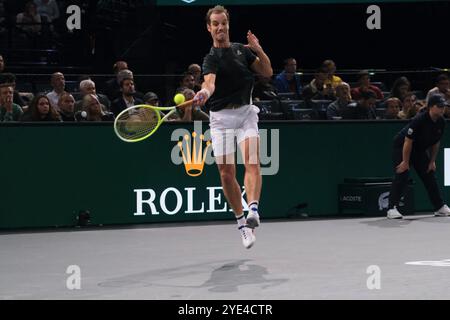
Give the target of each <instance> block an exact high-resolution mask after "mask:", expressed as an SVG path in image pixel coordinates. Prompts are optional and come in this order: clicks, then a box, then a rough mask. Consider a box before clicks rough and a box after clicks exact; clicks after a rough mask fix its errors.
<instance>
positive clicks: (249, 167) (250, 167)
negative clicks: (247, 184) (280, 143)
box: [245, 164, 261, 174]
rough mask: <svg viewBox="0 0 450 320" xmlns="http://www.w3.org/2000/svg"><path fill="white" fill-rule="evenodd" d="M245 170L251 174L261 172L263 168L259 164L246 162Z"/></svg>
mask: <svg viewBox="0 0 450 320" xmlns="http://www.w3.org/2000/svg"><path fill="white" fill-rule="evenodd" d="M245 171H246V172H247V173H249V174H260V173H261V168H260V166H259V164H246V165H245Z"/></svg>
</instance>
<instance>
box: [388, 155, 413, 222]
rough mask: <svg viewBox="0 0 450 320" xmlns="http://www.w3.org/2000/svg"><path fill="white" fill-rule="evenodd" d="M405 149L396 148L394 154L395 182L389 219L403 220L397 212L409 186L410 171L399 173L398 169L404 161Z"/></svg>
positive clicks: (393, 183)
mask: <svg viewBox="0 0 450 320" xmlns="http://www.w3.org/2000/svg"><path fill="white" fill-rule="evenodd" d="M402 153H403V148H402V147H395V148H394V150H393V153H392V162H393V164H394V173H395V176H394V180H393V181H392V186H391V190H390V193H389V207H388V211H387V217H388V219H401V218H403V216H402V214H401V213H400V212H399V211H398V210H397V207H398V204H399V203H400V199H401V197H402V196H403V194H404V193H405V190H406V187H407V186H408V179H409V170H407V171H405V172H402V173H397V172H396V168H397V166H398V165H399V164H400V162H402V159H403V154H402Z"/></svg>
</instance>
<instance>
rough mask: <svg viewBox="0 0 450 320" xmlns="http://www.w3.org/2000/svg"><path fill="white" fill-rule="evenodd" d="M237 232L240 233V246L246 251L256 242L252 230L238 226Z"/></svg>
mask: <svg viewBox="0 0 450 320" xmlns="http://www.w3.org/2000/svg"><path fill="white" fill-rule="evenodd" d="M238 229H239V232H240V233H241V238H242V244H243V245H244V247H245V248H246V249H250V248H251V247H252V246H253V245H254V244H255V241H256V237H255V234H254V232H253V230H252V229H250V228H247V227H246V226H240V227H239V228H238Z"/></svg>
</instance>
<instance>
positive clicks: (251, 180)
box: [236, 105, 262, 228]
mask: <svg viewBox="0 0 450 320" xmlns="http://www.w3.org/2000/svg"><path fill="white" fill-rule="evenodd" d="M240 112H241V113H242V114H241V118H242V119H243V122H242V125H241V127H240V128H239V129H238V130H237V132H236V138H237V142H238V144H239V148H240V150H241V154H242V160H243V162H244V166H245V176H244V185H245V193H246V195H247V203H248V206H249V212H248V215H247V225H248V226H249V227H250V228H255V227H258V226H259V224H260V218H259V211H258V204H259V199H260V195H261V187H262V177H261V167H260V164H259V160H260V158H259V131H258V112H259V109H258V108H257V107H256V106H252V105H249V106H245V107H244V108H242V109H241V110H240Z"/></svg>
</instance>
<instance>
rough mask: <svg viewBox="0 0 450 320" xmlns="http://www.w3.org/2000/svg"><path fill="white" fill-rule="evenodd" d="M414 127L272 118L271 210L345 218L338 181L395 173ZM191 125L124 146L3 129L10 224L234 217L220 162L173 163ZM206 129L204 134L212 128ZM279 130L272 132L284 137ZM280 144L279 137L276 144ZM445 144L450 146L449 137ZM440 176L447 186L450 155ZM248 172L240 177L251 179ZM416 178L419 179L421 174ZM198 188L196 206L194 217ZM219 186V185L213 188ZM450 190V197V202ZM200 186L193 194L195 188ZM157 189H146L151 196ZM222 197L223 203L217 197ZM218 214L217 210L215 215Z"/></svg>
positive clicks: (1, 216)
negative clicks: (397, 144)
mask: <svg viewBox="0 0 450 320" xmlns="http://www.w3.org/2000/svg"><path fill="white" fill-rule="evenodd" d="M405 124H406V123H405V122H402V121H383V122H381V121H375V122H352V123H350V122H313V121H311V122H308V121H306V122H305V121H304V122H297V123H295V122H289V123H287V122H284V123H282V122H266V123H261V124H260V128H261V129H262V130H268V132H271V131H270V130H279V131H278V134H279V147H280V149H279V151H280V152H279V154H280V159H279V161H280V165H279V171H278V173H277V174H276V175H270V176H264V177H263V193H262V200H261V213H262V215H263V216H264V217H265V218H283V217H286V216H287V215H288V213H289V212H292V208H293V207H295V206H296V205H298V204H299V203H307V204H308V206H307V208H305V209H303V211H302V212H305V213H307V214H308V215H309V216H330V215H337V211H338V210H337V185H338V184H339V183H342V182H343V179H344V178H347V177H377V176H380V177H386V176H391V175H392V168H391V166H392V165H391V142H392V138H393V136H394V134H395V133H396V132H397V131H398V130H399V129H401V127H403V126H404V125H405ZM178 128H186V129H189V130H190V131H192V130H193V126H192V125H191V124H182V123H178V124H165V125H163V126H162V127H161V128H160V129H159V130H158V132H157V133H156V134H155V135H154V136H152V137H151V138H150V139H147V140H145V141H143V142H139V143H125V142H122V141H121V140H119V139H118V138H117V137H116V136H115V134H114V132H113V128H112V124H109V123H108V124H82V125H81V124H58V125H53V124H47V125H28V126H23V125H21V126H20V125H4V124H3V125H1V126H0V145H1V151H0V165H1V170H0V195H1V200H0V228H21V227H44V226H71V225H74V224H76V216H77V214H78V212H79V211H80V210H82V209H88V210H90V212H91V215H92V222H93V223H94V224H105V225H106V224H128V223H153V222H169V221H173V222H175V221H193V220H198V221H200V220H219V219H231V218H232V215H231V213H229V212H214V210H213V209H216V211H218V210H219V209H220V208H222V207H224V206H225V201H224V197H223V194H221V192H220V190H215V189H212V188H213V187H220V181H219V176H218V172H217V169H216V166H215V165H206V166H205V169H204V172H203V174H202V175H201V176H199V177H190V176H188V175H187V174H186V173H185V170H184V168H183V166H182V165H179V166H176V165H174V164H173V163H172V161H171V151H172V148H173V147H174V146H175V144H176V142H174V141H171V134H172V132H173V131H174V130H175V129H178ZM206 129H207V127H206V125H205V126H204V127H203V130H206ZM274 132H275V131H273V132H272V133H274ZM272 142H273V141H272ZM441 146H442V147H450V138H449V133H448V131H447V133H446V134H445V137H444V139H443V143H442V144H441ZM437 166H438V171H437V176H438V180H439V184H440V185H441V186H443V180H444V177H443V175H444V173H443V151H442V148H441V151H440V153H439V156H438V161H437ZM242 174H243V170H242V166H239V170H238V175H239V180H240V182H242V181H243V180H242ZM413 177H415V178H416V176H415V175H414V176H413ZM167 188H176V189H177V190H178V196H181V199H182V202H183V203H182V205H181V208H180V209H179V211H177V212H175V213H173V214H167V213H164V210H163V209H162V208H161V206H160V201H159V200H160V196H161V193H162V192H163V191H164V190H166V189H167ZM185 188H195V191H192V199H193V201H191V202H192V206H193V207H192V208H191V209H192V210H190V211H195V210H199V209H201V206H202V203H203V205H204V207H203V209H204V210H203V212H190V213H189V212H186V211H189V208H188V193H189V191H187V190H185ZM208 188H209V189H208ZM448 188H449V187H445V188H443V192H444V197H445V199H446V201H447V202H450V201H449V200H450V197H449V195H448ZM135 189H152V190H154V192H155V196H156V200H155V201H154V204H155V208H156V210H157V211H158V212H159V214H151V213H150V207H149V206H148V205H143V207H142V208H143V211H144V212H145V215H134V213H135V212H136V211H137V210H136V209H137V205H136V195H137V193H136V192H135V191H134V190H135ZM191 190H193V189H191ZM149 195H150V193H144V194H143V196H144V199H145V198H148V197H149ZM176 197H177V193H176V192H174V191H170V190H169V191H168V192H167V197H166V201H165V203H164V204H165V205H166V207H167V211H173V210H174V209H175V208H176V205H177V201H176ZM213 197H215V198H216V200H215V201H210V200H211V198H213ZM415 198H416V210H418V211H426V210H431V205H430V203H429V201H428V199H427V197H426V195H425V191H424V188H423V186H422V184H421V183H416V185H415ZM207 211H209V212H207Z"/></svg>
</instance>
